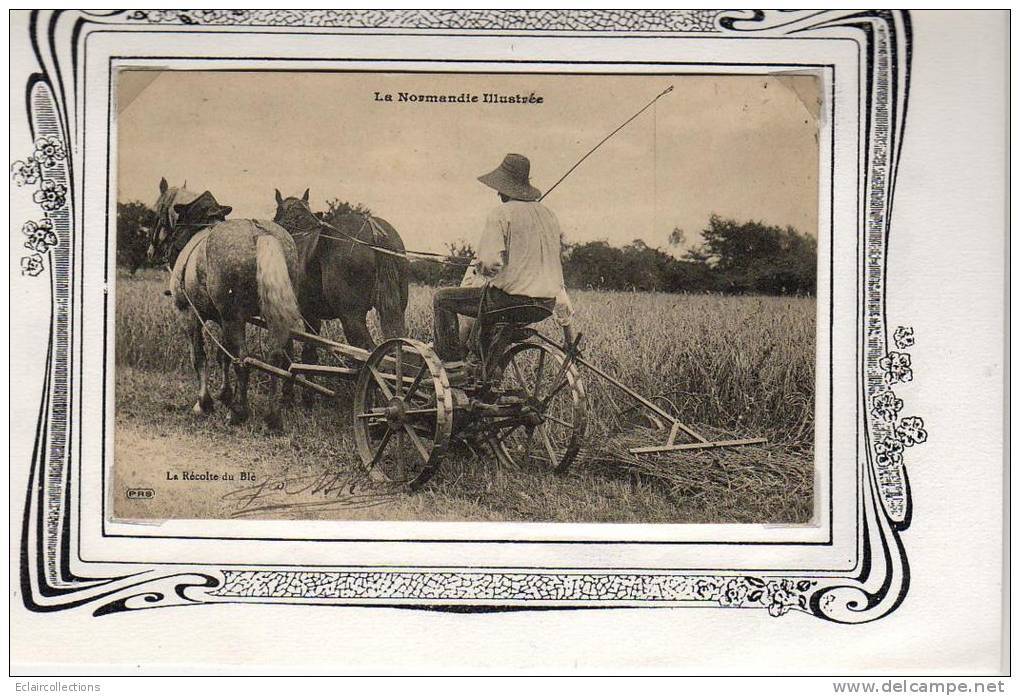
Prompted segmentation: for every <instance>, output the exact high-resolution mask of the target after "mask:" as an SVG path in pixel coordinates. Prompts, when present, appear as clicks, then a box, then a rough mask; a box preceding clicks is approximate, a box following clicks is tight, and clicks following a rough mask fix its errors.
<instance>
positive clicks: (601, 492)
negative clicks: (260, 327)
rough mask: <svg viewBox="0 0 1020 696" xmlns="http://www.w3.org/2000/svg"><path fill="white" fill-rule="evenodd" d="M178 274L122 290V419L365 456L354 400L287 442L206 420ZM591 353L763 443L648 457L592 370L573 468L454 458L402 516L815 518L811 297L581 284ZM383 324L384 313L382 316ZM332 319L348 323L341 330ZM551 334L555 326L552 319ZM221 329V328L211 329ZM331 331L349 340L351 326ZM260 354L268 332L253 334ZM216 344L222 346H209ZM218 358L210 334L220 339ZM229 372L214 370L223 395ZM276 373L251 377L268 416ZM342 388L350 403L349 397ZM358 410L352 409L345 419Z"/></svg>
mask: <svg viewBox="0 0 1020 696" xmlns="http://www.w3.org/2000/svg"><path fill="white" fill-rule="evenodd" d="M164 283H165V275H164V274H163V273H162V272H159V271H143V272H140V273H139V274H138V275H136V276H130V275H128V274H126V273H123V272H122V273H120V274H119V275H118V278H117V292H116V302H117V306H116V348H115V355H116V358H115V360H116V367H117V396H116V400H117V401H116V403H117V421H118V424H121V425H124V426H125V427H128V426H129V427H131V428H134V429H139V428H140V429H141V432H143V433H144V432H154V433H159V434H161V435H167V434H170V435H173V434H174V433H178V434H181V435H187V436H188V437H199V438H201V437H206V438H208V440H209V442H210V443H215V444H216V446H223V447H224V448H225V449H224V451H233V450H232V448H236V451H237V452H240V453H244V454H243V455H240V456H258V457H259V458H260V461H262V462H263V465H264V466H266V467H269V468H272V467H273V466H276V465H278V466H279V467H280V468H281V469H285V468H287V467H291V466H295V465H297V463H299V462H300V463H302V465H307V462H308V459H309V458H315V457H322V458H324V459H327V460H329V461H330V462H331V466H342V467H350V468H352V469H354V468H357V467H358V466H359V463H358V460H357V456H356V454H355V452H354V449H353V445H352V443H351V439H352V438H351V437H350V433H349V432H348V428H347V421H346V419H345V418H344V417H343V416H342V415H341V414H338V413H337V411H338V410H340V411H342V410H343V405H342V403H340V404H337V403H333V404H321V405H319V406H318V407H316V409H315V410H313V412H312V413H311V414H302V413H300V412H295V413H292V414H288V416H289V417H288V422H287V426H286V434H285V435H284V436H283V440H284V441H286V442H289V443H290V444H289V445H288V446H284V444H283V442H282V441H281V438H280V437H273V436H270V435H268V434H266V433H265V432H263V431H262V430H261V427H260V425H259V424H257V422H254V421H255V419H253V422H252V423H248V424H245V425H244V426H241V427H236V428H232V427H231V426H227V425H226V424H225V421H226V416H225V415H224V413H223V410H222V409H221V410H220V412H218V413H216V414H213V415H212V416H210V417H209V418H208V419H207V421H206V422H198V419H197V417H195V416H193V415H192V414H191V413H190V411H189V407H190V405H191V403H193V401H194V398H195V394H196V391H197V383H196V381H195V379H194V377H193V374H192V370H191V366H190V359H189V355H188V341H187V339H186V336H185V334H184V332H183V331H182V330H181V328H180V326H179V324H178V321H179V320H178V316H177V313H176V311H175V310H174V309H173V308H172V306H171V302H170V300H169V298H167V297H164V296H163V294H162V290H163V287H164ZM431 293H432V291H431V288H427V287H412V288H411V299H410V303H409V307H408V310H407V325H408V331H409V334H410V335H411V336H412V337H415V338H419V339H423V340H426V341H428V340H431V334H432V317H431V314H432V306H431ZM571 297H572V299H573V303H574V306H575V310H576V317H575V322H576V324H575V325H576V328H577V330H578V331H580V332H581V333H582V334H583V336H584V338H583V341H582V344H581V348H582V352H583V355H584V357H585V358H586V359H587V360H589V361H590V362H592V363H594V364H596V365H597V366H599V367H600V368H602V369H603V370H605V371H606V372H608V373H610V374H612V375H615V376H617V377H618V378H619V379H620V380H621V381H623V382H624V383H625V384H627V385H628V386H630V387H632V388H633V389H635V390H637V391H638V392H640V393H642V394H645V395H646V396H649V397H654V398H655V400H656V401H657V402H658V403H660V404H662V405H663V406H664V407H665V408H667V409H671V410H673V409H675V411H676V413H677V415H678V416H679V417H680V418H681V419H682V420H683V421H684V422H686V423H689V424H694V425H695V426H696V427H698V428H700V429H702V430H703V431H704V432H705V433H706V434H710V435H713V436H719V437H727V438H729V437H755V436H762V437H767V438H768V439H769V443H768V444H767V445H764V446H754V447H747V448H742V449H731V450H717V451H704V452H699V453H689V452H683V453H671V454H668V455H659V456H653V457H647V458H641V459H638V458H636V457H634V456H632V455H628V454H627V453H626V449H627V447H628V446H633V445H634V444H635V443H639V444H653V443H654V442H656V441H658V440H662V439H664V437H665V436H664V435H663V434H662V433H659V432H656V431H653V430H651V429H650V428H649V427H648V423H647V422H646V421H643V420H642V419H641V418H640V412H639V411H637V410H635V409H632V408H631V406H632V404H631V402H629V400H628V399H627V397H625V396H623V395H622V393H621V392H619V391H617V390H615V389H614V388H613V387H611V386H610V385H608V384H606V383H605V382H603V381H601V380H599V378H598V377H597V376H595V375H591V374H589V375H585V376H584V377H585V387H586V389H587V393H588V399H589V409H590V420H589V427H588V433H587V436H586V442H587V444H586V446H585V448H584V449H583V450H582V454H581V457H580V458H579V462H578V463H577V464H576V465H575V467H574V469H573V470H572V471H571V472H570V473H569V474H568V475H567V476H564V477H554V476H552V475H551V474H547V473H545V472H541V473H540V474H536V473H535V472H531V471H504V470H499V471H493V470H492V468H491V467H489V466H487V465H486V463H485V462H480V461H474V460H472V458H471V457H468V456H466V455H465V456H458V455H457V454H456V453H454V454H451V455H450V456H449V457H448V460H449V461H447V462H444V466H443V469H442V471H441V473H440V474H439V475H438V477H437V478H436V479H434V480H433V482H430V484H428V486H427V490H425V491H422V492H420V493H418V494H416V495H415V496H411V498H412V500H409V501H407V502H405V503H402V504H401V505H400V506H398V507H399V509H393V510H390V511H389V514H390V516H395V517H401V516H405V517H407V518H410V519H419V518H425V519H483V520H486V519H494V520H528V521H546V520H551V521H557V520H558V521H578V522H588V521H627V522H769V523H803V522H807V521H809V519H810V518H811V515H812V500H813V484H812V481H813V467H814V465H813V458H814V455H813V443H814V408H815V399H814V392H815V324H816V319H815V307H816V303H815V300H814V299H813V298H799V297H797V298H792V297H750V296H741V297H735V296H722V295H677V294H653V293H618V292H602V291H578V290H574V291H571ZM370 319H371V322H370V327H371V328H372V331H373V334H374V335H375V336H377V337H379V332H378V324H377V323H376V322H375V318H374V316H372V317H370ZM333 324H335V325H333ZM539 329H540V330H542V331H543V332H544V333H546V334H547V335H550V336H556V335H557V327H555V325H552V324H551V323H550V324H549V325H542V326H539ZM213 330H214V331H216V329H213ZM324 333H325V334H326V335H328V336H330V337H332V338H336V339H337V340H341V341H342V340H343V336H342V331H341V330H340V327H339V324H338V323H331V324H328V325H327V326H326V327H325V329H324ZM249 338H250V341H251V345H252V346H253V351H254V352H257V351H258V344H259V339H260V336H259V334H258V332H257V331H256V330H255V329H250V334H249ZM207 344H209V342H207ZM208 349H209V351H210V357H213V355H212V352H211V351H212V347H211V344H209V345H208ZM218 372H219V370H218V368H216V369H214V370H213V374H214V377H213V384H214V390H215V386H216V384H217V383H218V380H219V375H218ZM264 382H265V380H260V379H257V378H253V385H255V388H254V389H253V392H252V403H253V407H254V409H255V411H256V412H258V409H259V406H260V399H261V398H264ZM342 401H343V398H341V399H340V402H342ZM347 417H348V418H349V414H348V416H347Z"/></svg>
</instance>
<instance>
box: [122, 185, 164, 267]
mask: <svg viewBox="0 0 1020 696" xmlns="http://www.w3.org/2000/svg"><path fill="white" fill-rule="evenodd" d="M155 221H156V213H155V212H154V211H153V210H152V209H151V208H149V206H147V205H145V204H144V203H141V202H139V201H131V202H130V203H117V265H119V266H123V267H124V268H127V269H128V270H130V271H131V273H134V272H136V271H137V270H138V269H139V268H141V267H142V266H144V265H146V263H147V259H146V255H147V252H148V248H149V231H150V229H151V228H152V225H153V224H155Z"/></svg>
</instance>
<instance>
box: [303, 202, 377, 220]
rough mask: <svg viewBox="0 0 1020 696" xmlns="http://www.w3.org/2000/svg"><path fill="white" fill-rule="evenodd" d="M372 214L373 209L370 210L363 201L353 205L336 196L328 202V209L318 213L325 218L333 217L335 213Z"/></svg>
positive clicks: (321, 217)
mask: <svg viewBox="0 0 1020 696" xmlns="http://www.w3.org/2000/svg"><path fill="white" fill-rule="evenodd" d="M349 214H354V215H371V214H372V211H371V210H369V208H368V206H366V205H364V204H363V203H355V204H353V205H351V204H350V203H348V202H347V201H342V200H340V199H339V198H334V199H332V200H330V201H327V202H326V210H325V211H323V212H321V213H316V215H318V216H319V218H320V219H322V220H325V219H327V218H331V217H333V216H334V215H349Z"/></svg>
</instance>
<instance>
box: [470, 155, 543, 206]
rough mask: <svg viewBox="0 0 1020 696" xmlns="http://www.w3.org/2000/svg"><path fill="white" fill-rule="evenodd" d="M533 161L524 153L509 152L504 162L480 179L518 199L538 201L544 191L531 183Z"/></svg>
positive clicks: (479, 178)
mask: <svg viewBox="0 0 1020 696" xmlns="http://www.w3.org/2000/svg"><path fill="white" fill-rule="evenodd" d="M530 174H531V162H529V161H528V158H527V157H525V156H524V155H515V154H513V153H510V154H508V155H507V156H506V157H504V158H503V163H502V164H500V165H499V166H498V167H496V168H495V169H493V170H492V171H491V172H489V173H488V174H482V175H481V176H480V177H478V180H479V181H481V182H482V183H483V184H485V185H486V186H488V187H489V188H494V189H496V190H497V191H499V192H500V193H502V194H503V195H504V196H506V197H508V198H513V199H514V200H517V201H537V200H538V199H539V198H541V197H542V192H541V191H539V190H538V189H537V188H535V187H534V186H532V185H531V181H530V180H529V176H530Z"/></svg>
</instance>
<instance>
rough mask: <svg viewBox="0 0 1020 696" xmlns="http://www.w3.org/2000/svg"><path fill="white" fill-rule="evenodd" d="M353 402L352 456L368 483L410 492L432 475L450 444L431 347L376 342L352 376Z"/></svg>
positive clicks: (443, 382)
mask: <svg viewBox="0 0 1020 696" xmlns="http://www.w3.org/2000/svg"><path fill="white" fill-rule="evenodd" d="M354 404H355V407H354V437H355V441H356V443H357V446H358V453H359V454H360V455H361V459H362V462H363V463H364V465H365V468H366V469H367V470H368V473H369V475H370V476H371V477H372V478H373V479H375V480H376V481H381V482H389V483H397V484H405V485H407V486H409V487H410V488H411V489H412V490H413V489H415V488H418V487H419V486H421V485H422V484H424V483H425V482H426V481H428V480H429V479H430V478H431V477H432V475H433V474H434V473H435V472H436V469H437V468H438V467H439V462H440V460H441V459H442V457H443V454H444V453H445V452H446V447H447V445H448V444H449V441H450V433H451V430H452V428H453V395H452V393H451V391H450V383H449V380H448V379H447V375H446V370H445V369H444V368H443V363H442V362H441V361H440V360H439V358H438V356H436V354H435V352H433V350H432V349H431V348H429V347H428V346H426V345H425V344H424V343H421V342H420V341H415V340H413V339H410V338H394V339H390V340H388V341H386V342H384V343H382V344H381V345H380V346H379V347H378V348H376V349H375V350H374V351H373V352H372V354H371V355H370V356H369V358H368V360H367V361H366V362H365V365H364V366H363V367H362V369H361V372H360V373H359V374H358V382H357V386H356V391H355V399H354Z"/></svg>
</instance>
